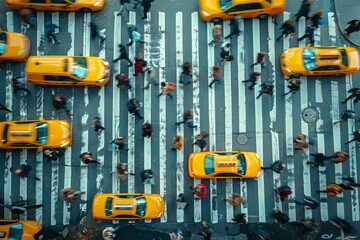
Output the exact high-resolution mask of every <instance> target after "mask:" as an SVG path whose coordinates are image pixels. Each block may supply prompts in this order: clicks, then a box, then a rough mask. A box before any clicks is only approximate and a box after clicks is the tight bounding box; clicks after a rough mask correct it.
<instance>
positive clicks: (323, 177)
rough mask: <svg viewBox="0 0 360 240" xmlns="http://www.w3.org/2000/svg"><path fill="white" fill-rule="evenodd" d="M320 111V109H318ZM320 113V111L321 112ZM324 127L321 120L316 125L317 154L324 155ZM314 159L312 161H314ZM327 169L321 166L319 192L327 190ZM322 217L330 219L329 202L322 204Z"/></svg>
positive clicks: (323, 195)
mask: <svg viewBox="0 0 360 240" xmlns="http://www.w3.org/2000/svg"><path fill="white" fill-rule="evenodd" d="M318 110H319V109H318ZM319 112H320V111H319ZM323 125H324V121H323V120H322V119H319V120H318V121H317V123H316V131H317V147H318V149H317V152H318V153H324V154H325V155H326V152H325V137H324V133H322V132H323V130H322V129H323ZM313 160H314V159H312V161H313ZM325 170H326V167H325V166H319V185H320V186H319V188H320V189H319V190H325V189H326V185H327V184H326V171H325ZM320 197H321V198H326V193H320ZM320 215H321V220H322V221H327V220H328V219H329V214H328V204H327V202H321V204H320Z"/></svg>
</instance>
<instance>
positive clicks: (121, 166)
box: [111, 162, 135, 180]
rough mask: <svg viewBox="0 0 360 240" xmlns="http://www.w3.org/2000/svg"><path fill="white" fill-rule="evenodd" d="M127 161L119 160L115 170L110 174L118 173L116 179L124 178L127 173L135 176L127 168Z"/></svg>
mask: <svg viewBox="0 0 360 240" xmlns="http://www.w3.org/2000/svg"><path fill="white" fill-rule="evenodd" d="M127 165H128V164H127V163H124V162H120V163H118V164H117V166H116V170H117V172H111V174H119V175H118V179H120V180H125V179H126V178H127V176H128V175H132V176H135V173H131V172H129V171H128V170H127Z"/></svg>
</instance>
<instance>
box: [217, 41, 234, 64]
mask: <svg viewBox="0 0 360 240" xmlns="http://www.w3.org/2000/svg"><path fill="white" fill-rule="evenodd" d="M230 49H231V43H229V42H224V43H223V44H221V52H220V57H221V62H223V61H227V62H230V61H232V60H234V57H233V56H232V55H231V54H230Z"/></svg>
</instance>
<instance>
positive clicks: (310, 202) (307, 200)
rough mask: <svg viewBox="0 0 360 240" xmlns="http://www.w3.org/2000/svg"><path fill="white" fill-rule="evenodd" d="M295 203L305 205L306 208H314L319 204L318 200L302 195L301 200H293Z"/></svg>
mask: <svg viewBox="0 0 360 240" xmlns="http://www.w3.org/2000/svg"><path fill="white" fill-rule="evenodd" d="M295 203H296V204H299V205H303V206H306V208H307V209H316V208H317V207H319V205H320V203H319V201H318V200H316V199H315V198H313V197H310V196H304V200H303V201H298V200H295Z"/></svg>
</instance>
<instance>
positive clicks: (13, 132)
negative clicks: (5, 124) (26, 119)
mask: <svg viewBox="0 0 360 240" xmlns="http://www.w3.org/2000/svg"><path fill="white" fill-rule="evenodd" d="M35 124H36V123H30V124H11V125H9V129H8V138H7V141H8V142H21V143H32V144H34V143H35V142H36V128H35Z"/></svg>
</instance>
